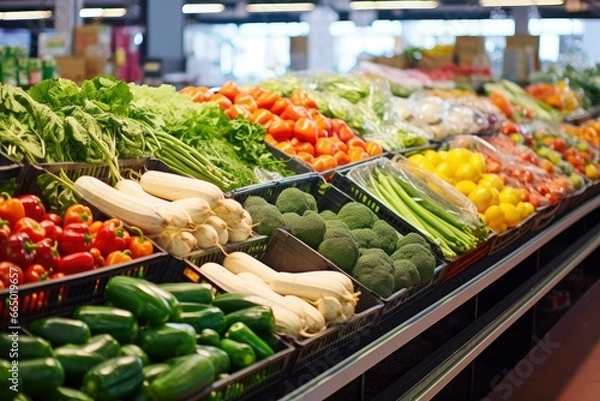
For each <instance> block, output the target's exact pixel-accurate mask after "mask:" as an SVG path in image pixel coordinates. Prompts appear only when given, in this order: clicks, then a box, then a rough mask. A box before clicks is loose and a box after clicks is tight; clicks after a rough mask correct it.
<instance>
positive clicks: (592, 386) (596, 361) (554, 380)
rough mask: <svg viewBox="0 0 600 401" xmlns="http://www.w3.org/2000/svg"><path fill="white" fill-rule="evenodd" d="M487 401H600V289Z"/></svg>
mask: <svg viewBox="0 0 600 401" xmlns="http://www.w3.org/2000/svg"><path fill="white" fill-rule="evenodd" d="M485 400H486V401H600V284H596V285H594V287H592V288H591V289H590V291H589V292H588V293H587V294H586V295H584V296H583V297H582V298H581V300H580V301H579V302H578V303H577V304H576V305H575V306H574V307H573V308H572V309H571V310H570V311H569V313H568V314H567V315H566V316H565V317H564V318H563V319H561V321H559V323H558V324H557V325H556V326H555V327H554V328H553V329H552V330H551V331H550V333H548V335H547V336H546V337H544V338H543V339H541V341H540V344H539V346H538V347H536V348H535V349H534V350H532V352H530V353H529V355H528V357H527V358H525V359H524V360H522V361H521V362H520V363H519V364H518V365H517V366H515V368H514V369H513V371H512V372H511V373H510V374H509V375H508V376H507V377H506V378H505V380H504V381H503V382H501V383H500V384H499V385H498V386H496V388H495V389H494V391H493V392H492V394H490V395H489V396H488V397H487V398H486V399H485Z"/></svg>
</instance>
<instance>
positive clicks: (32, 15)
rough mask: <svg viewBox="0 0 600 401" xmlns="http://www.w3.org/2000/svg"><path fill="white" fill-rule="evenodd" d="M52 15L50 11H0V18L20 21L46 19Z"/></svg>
mask: <svg viewBox="0 0 600 401" xmlns="http://www.w3.org/2000/svg"><path fill="white" fill-rule="evenodd" d="M51 17H52V11H43V10H40V11H7V12H3V13H2V12H0V20H4V21H22V20H33V19H48V18H51Z"/></svg>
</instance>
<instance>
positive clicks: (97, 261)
mask: <svg viewBox="0 0 600 401" xmlns="http://www.w3.org/2000/svg"><path fill="white" fill-rule="evenodd" d="M90 253H91V254H92V256H93V257H94V266H96V267H104V266H105V264H106V263H105V261H104V256H102V252H100V250H99V249H98V248H92V249H90Z"/></svg>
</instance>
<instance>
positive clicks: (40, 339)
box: [0, 276, 286, 401]
mask: <svg viewBox="0 0 600 401" xmlns="http://www.w3.org/2000/svg"><path fill="white" fill-rule="evenodd" d="M106 302H107V304H106V305H80V306H79V307H77V308H76V309H75V310H74V311H73V312H72V313H71V315H70V316H49V317H43V318H40V319H37V320H34V321H32V322H31V323H30V324H29V325H28V330H29V333H30V335H29V336H25V335H23V336H21V337H20V338H19V358H20V359H19V373H20V374H19V380H20V381H21V383H20V386H21V387H20V388H21V389H22V392H23V393H24V395H26V396H27V397H30V398H31V399H32V400H41V399H46V400H47V399H61V400H62V399H71V400H72V399H78V400H116V399H132V400H133V399H135V400H141V399H143V400H156V401H158V400H161V401H162V400H182V399H188V398H190V397H194V396H195V397H201V395H202V391H203V390H205V389H206V388H210V386H211V385H212V384H213V383H215V382H217V383H218V382H219V381H221V382H223V381H226V380H227V377H229V376H230V375H233V374H235V373H236V372H239V371H243V370H244V369H248V368H251V367H252V366H253V365H255V364H257V363H260V361H268V360H269V358H271V357H272V356H274V355H275V354H276V353H278V352H279V351H281V350H282V349H285V347H286V346H285V345H284V344H283V343H282V342H281V341H280V340H279V339H278V338H277V337H275V336H274V335H273V333H274V330H275V327H276V326H275V319H274V317H273V314H272V312H271V309H269V308H265V307H262V306H260V304H257V303H255V302H252V300H250V299H247V298H244V297H242V296H240V295H239V294H238V295H236V294H226V295H225V294H221V295H218V294H217V292H216V290H215V288H214V287H212V286H211V285H210V284H207V283H166V284H160V285H156V284H153V283H151V282H148V281H145V280H143V279H138V278H133V277H124V276H120V277H114V278H112V279H111V280H109V282H108V284H107V286H106ZM11 344H12V340H11V339H10V335H9V334H8V333H3V334H2V336H1V337H0V347H1V348H2V355H6V356H7V355H8V353H9V349H10V347H11ZM7 363H8V365H7ZM9 368H10V363H9V362H8V361H6V360H3V361H2V363H1V364H0V369H2V370H3V373H4V374H6V373H8V370H7V369H9ZM3 377H4V376H3ZM228 391H232V392H233V393H238V394H243V393H244V388H243V385H242V384H241V383H237V385H236V387H235V388H229V389H228ZM204 395H205V396H208V395H210V394H209V392H207V391H204ZM3 399H12V398H3ZM15 399H16V398H15ZM211 399H212V398H211Z"/></svg>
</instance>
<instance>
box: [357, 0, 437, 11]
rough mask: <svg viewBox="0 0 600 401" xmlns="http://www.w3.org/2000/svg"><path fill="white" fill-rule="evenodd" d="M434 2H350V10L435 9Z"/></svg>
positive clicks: (397, 0)
mask: <svg viewBox="0 0 600 401" xmlns="http://www.w3.org/2000/svg"><path fill="white" fill-rule="evenodd" d="M438 5H439V3H438V2H437V1H436V0H422V1H421V0H396V1H361V0H358V1H352V2H350V8H351V9H353V10H357V11H363V10H422V9H432V8H436V7H437V6H438Z"/></svg>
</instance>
